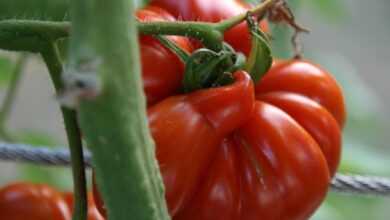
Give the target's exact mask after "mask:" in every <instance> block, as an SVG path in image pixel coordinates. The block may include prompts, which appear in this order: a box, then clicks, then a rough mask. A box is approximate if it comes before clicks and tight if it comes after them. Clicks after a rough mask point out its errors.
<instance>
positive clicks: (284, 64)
mask: <svg viewBox="0 0 390 220" xmlns="http://www.w3.org/2000/svg"><path fill="white" fill-rule="evenodd" d="M255 90H256V95H261V94H264V93H268V92H283V91H284V92H292V93H297V94H301V95H304V96H307V97H309V98H310V99H312V100H314V101H316V102H318V103H319V104H320V105H322V106H324V107H325V108H326V109H327V110H328V111H329V112H330V113H331V114H332V115H333V117H334V118H335V119H336V120H337V122H338V123H339V125H340V128H343V126H344V123H345V118H346V109H345V101H344V96H343V93H342V90H341V88H340V86H339V85H338V83H337V82H336V80H335V79H334V78H333V77H332V76H331V75H330V74H329V73H328V72H326V71H325V70H323V69H322V68H320V67H318V66H317V65H315V64H312V63H310V62H309V61H304V60H285V61H282V60H279V61H276V62H274V64H273V66H272V67H271V69H270V70H269V71H268V73H267V74H266V75H265V76H264V77H263V78H262V79H261V80H260V81H259V83H257V85H256V88H255Z"/></svg>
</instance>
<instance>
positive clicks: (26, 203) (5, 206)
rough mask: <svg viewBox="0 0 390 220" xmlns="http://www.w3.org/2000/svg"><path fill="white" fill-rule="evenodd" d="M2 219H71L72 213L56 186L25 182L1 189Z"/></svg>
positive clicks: (0, 215) (0, 216) (0, 209)
mask: <svg viewBox="0 0 390 220" xmlns="http://www.w3.org/2000/svg"><path fill="white" fill-rule="evenodd" d="M0 219H7V220H26V219H29V220H70V219H71V213H70V210H69V208H68V206H67V204H66V201H65V200H64V199H63V197H62V195H61V193H59V192H57V191H56V190H55V189H54V188H52V187H50V186H48V185H45V184H32V183H24V182H23V183H12V184H9V185H7V186H5V187H3V188H1V189H0Z"/></svg>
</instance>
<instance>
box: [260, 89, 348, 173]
mask: <svg viewBox="0 0 390 220" xmlns="http://www.w3.org/2000/svg"><path fill="white" fill-rule="evenodd" d="M257 98H258V100H261V101H264V102H266V103H269V104H272V105H274V106H276V107H278V108H280V109H282V110H283V111H284V112H286V113H287V114H289V115H290V116H291V117H292V118H294V120H295V121H296V122H298V123H299V124H300V125H301V126H302V127H303V128H304V129H305V130H306V131H307V132H308V133H309V134H310V135H311V136H312V137H313V138H314V140H315V141H316V142H317V144H318V145H319V146H320V148H321V150H322V152H323V154H324V156H325V158H326V161H327V163H328V167H329V172H330V175H331V177H333V176H334V174H336V170H337V167H338V165H339V163H340V155H341V145H342V143H341V139H342V137H341V130H340V127H339V125H338V123H337V121H336V119H335V118H334V117H333V116H332V115H331V114H330V113H329V112H328V111H327V110H326V109H325V108H324V107H322V106H321V105H319V104H318V103H316V102H315V101H313V100H311V99H309V98H307V97H305V96H301V95H298V94H294V93H288V92H272V93H266V94H263V95H258V96H257Z"/></svg>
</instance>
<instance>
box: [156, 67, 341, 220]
mask: <svg viewBox="0 0 390 220" xmlns="http://www.w3.org/2000/svg"><path fill="white" fill-rule="evenodd" d="M244 76H246V75H245V74H244V75H242V73H241V74H236V82H235V84H233V85H231V86H226V87H222V88H214V89H208V90H200V91H197V92H194V93H191V94H189V95H182V96H176V97H170V98H168V99H165V100H164V101H162V102H160V103H158V104H157V105H155V106H153V107H152V108H150V109H149V114H148V116H149V123H150V129H151V132H152V135H153V138H154V140H155V142H156V151H157V159H158V161H159V164H160V170H161V173H162V176H163V179H164V184H165V187H166V199H167V203H168V207H169V211H170V214H171V216H172V218H173V220H192V219H193V220H212V219H227V220H237V219H240V220H255V219H266V220H305V219H308V218H310V216H311V215H312V214H313V213H314V212H315V210H316V209H317V208H318V207H319V205H320V204H321V202H322V201H323V199H324V198H325V196H326V193H327V190H328V186H329V183H330V180H331V177H332V176H333V175H334V174H335V172H336V169H337V166H338V164H339V160H340V152H341V125H343V123H344V120H345V107H344V99H343V95H342V92H341V89H340V87H339V86H338V85H337V83H336V81H335V80H334V79H333V78H332V77H331V76H330V75H329V74H328V73H326V72H325V71H323V70H322V69H320V68H319V67H317V66H315V65H313V64H311V63H309V62H307V61H300V60H293V61H277V62H275V63H274V65H273V67H272V68H271V70H270V71H269V72H268V73H267V74H266V75H265V76H264V77H263V78H262V79H261V80H260V82H259V83H258V84H257V85H256V91H255V94H256V99H257V101H255V102H253V100H252V98H251V96H250V95H249V94H250V93H251V92H250V91H249V90H250V89H251V87H250V86H244V85H249V84H250V83H248V82H247V81H250V80H248V79H246V80H244V79H245V78H248V76H246V77H244ZM244 82H245V83H244ZM239 85H241V86H239ZM239 91H240V92H239ZM252 107H253V108H252ZM233 113H234V114H233Z"/></svg>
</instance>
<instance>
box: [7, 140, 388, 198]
mask: <svg viewBox="0 0 390 220" xmlns="http://www.w3.org/2000/svg"><path fill="white" fill-rule="evenodd" d="M0 160H3V161H16V162H27V163H33V164H37V165H46V166H47V165H50V166H68V165H69V164H70V154H69V151H68V150H67V149H65V148H49V147H32V146H30V145H26V144H10V143H0ZM84 161H85V164H86V166H87V167H88V168H90V167H91V154H90V153H89V152H88V151H86V152H85V154H84ZM331 189H332V190H333V191H336V192H341V193H348V194H360V195H376V196H390V178H384V177H372V176H359V175H343V174H337V175H336V176H335V178H334V179H333V180H332V183H331Z"/></svg>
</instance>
